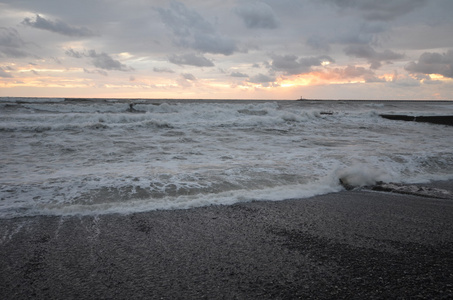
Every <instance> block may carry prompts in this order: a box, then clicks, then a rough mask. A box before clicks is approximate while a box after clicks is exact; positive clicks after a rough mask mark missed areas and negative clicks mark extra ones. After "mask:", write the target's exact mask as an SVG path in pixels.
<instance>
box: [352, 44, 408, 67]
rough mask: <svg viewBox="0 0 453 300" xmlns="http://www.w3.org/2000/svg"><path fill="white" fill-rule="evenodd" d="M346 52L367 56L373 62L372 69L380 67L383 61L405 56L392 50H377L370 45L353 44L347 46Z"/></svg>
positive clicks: (361, 56) (356, 55) (362, 56)
mask: <svg viewBox="0 0 453 300" xmlns="http://www.w3.org/2000/svg"><path fill="white" fill-rule="evenodd" d="M344 52H345V53H346V55H349V56H354V57H358V58H365V59H366V60H368V62H369V63H370V64H371V66H370V68H371V69H378V68H380V67H381V62H382V61H392V60H396V59H402V58H404V55H403V54H399V53H396V52H393V51H391V50H384V51H383V52H377V51H376V50H374V49H373V48H372V47H371V46H369V45H351V46H348V47H346V48H345V49H344Z"/></svg>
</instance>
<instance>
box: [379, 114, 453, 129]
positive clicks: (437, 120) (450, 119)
mask: <svg viewBox="0 0 453 300" xmlns="http://www.w3.org/2000/svg"><path fill="white" fill-rule="evenodd" d="M380 116H381V117H383V118H385V119H389V120H398V121H413V122H424V123H432V124H441V125H448V126H453V116H409V115H387V114H382V115H380Z"/></svg>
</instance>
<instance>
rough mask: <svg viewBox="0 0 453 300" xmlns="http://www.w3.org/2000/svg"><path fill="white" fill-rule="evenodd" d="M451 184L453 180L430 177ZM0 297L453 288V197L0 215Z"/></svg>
mask: <svg viewBox="0 0 453 300" xmlns="http://www.w3.org/2000/svg"><path fill="white" fill-rule="evenodd" d="M434 186H437V187H440V188H443V189H448V190H450V191H453V182H451V181H449V182H443V183H438V184H437V185H434ZM0 238H1V240H0V255H1V256H0V271H1V272H0V299H29V298H36V299H138V298H140V299H346V298H347V299H392V298H393V299H394V298H421V299H442V298H451V297H453V199H451V198H448V197H446V198H445V199H437V198H428V197H426V196H418V195H413V194H397V193H389V192H376V191H367V190H361V191H357V190H356V191H354V190H353V191H345V192H341V193H335V194H329V195H323V196H317V197H313V198H309V199H299V200H287V201H281V202H251V203H241V204H236V205H232V206H210V207H204V208H196V209H189V210H176V211H154V212H146V213H137V214H131V215H100V216H83V217H82V216H76V217H56V216H40V217H29V218H16V219H10V220H0Z"/></svg>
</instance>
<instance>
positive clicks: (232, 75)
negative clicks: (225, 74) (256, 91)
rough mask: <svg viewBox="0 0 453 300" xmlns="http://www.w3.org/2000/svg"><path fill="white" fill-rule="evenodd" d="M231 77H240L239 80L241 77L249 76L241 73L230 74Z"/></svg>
mask: <svg viewBox="0 0 453 300" xmlns="http://www.w3.org/2000/svg"><path fill="white" fill-rule="evenodd" d="M230 76H231V77H239V78H241V77H249V76H248V75H247V74H244V73H241V72H232V73H231V74H230Z"/></svg>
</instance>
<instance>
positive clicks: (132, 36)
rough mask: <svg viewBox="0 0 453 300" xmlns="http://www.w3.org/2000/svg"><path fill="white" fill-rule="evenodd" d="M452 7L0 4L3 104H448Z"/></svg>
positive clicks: (411, 3)
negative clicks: (61, 100) (59, 100)
mask: <svg viewBox="0 0 453 300" xmlns="http://www.w3.org/2000/svg"><path fill="white" fill-rule="evenodd" d="M452 15H453V1H452V0H261V1H259V0H258V1H257V0H253V1H252V0H250V1H249V0H221V1H218V0H210V1H205V0H187V1H162V0H128V1H120V0H0V96H3V97H5V96H6V97H73V98H74V97H75V98H78V97H87V98H98V97H101V98H159V99H162V98H165V99H167V98H188V99H275V100H279V99H288V100H291V99H299V98H301V97H303V98H310V99H367V100H380V99H382V100H391V99H397V100H405V99H406V100H411V99H422V100H430V99H435V100H450V99H453V18H452V17H451V16H452Z"/></svg>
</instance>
